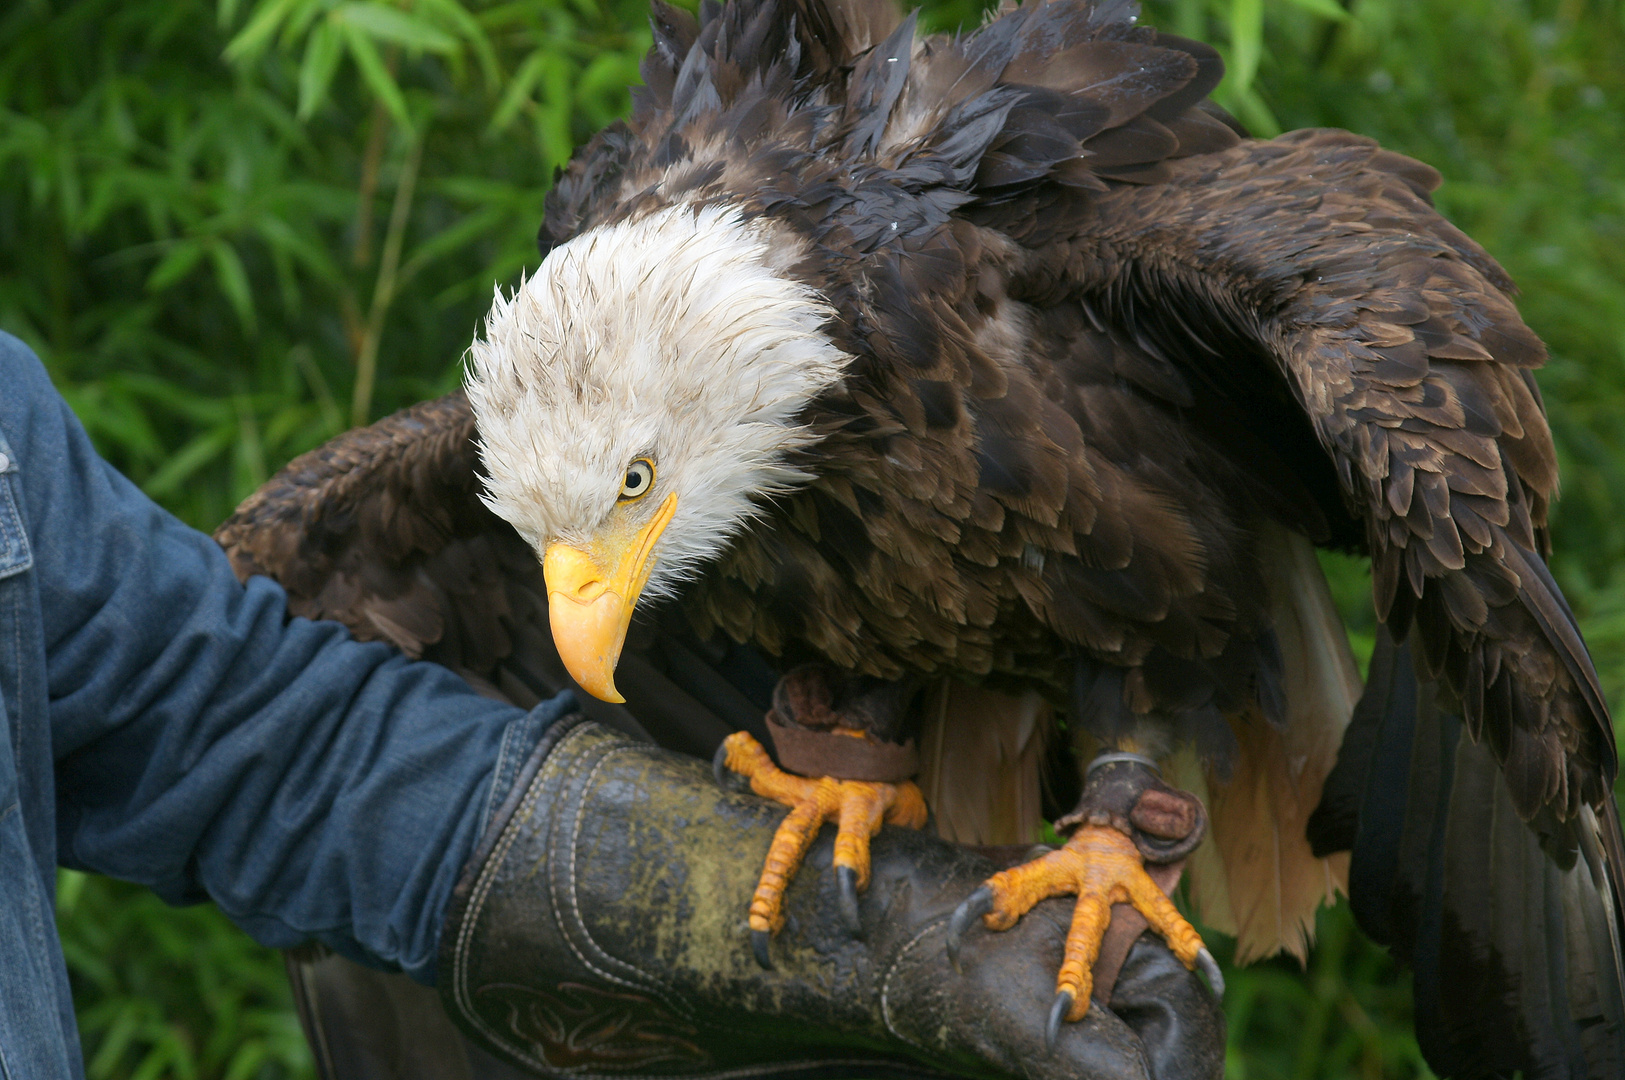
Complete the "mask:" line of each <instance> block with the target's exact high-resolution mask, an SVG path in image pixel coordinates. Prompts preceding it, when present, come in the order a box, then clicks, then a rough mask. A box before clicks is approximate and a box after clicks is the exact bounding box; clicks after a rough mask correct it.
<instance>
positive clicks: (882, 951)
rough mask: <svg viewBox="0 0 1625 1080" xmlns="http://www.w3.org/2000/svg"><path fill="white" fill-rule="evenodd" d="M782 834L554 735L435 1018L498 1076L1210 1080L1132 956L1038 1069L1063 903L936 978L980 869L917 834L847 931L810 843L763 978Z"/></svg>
mask: <svg viewBox="0 0 1625 1080" xmlns="http://www.w3.org/2000/svg"><path fill="white" fill-rule="evenodd" d="M783 815H784V811H783V808H782V807H781V806H778V805H777V804H775V803H772V802H769V801H767V800H764V799H761V798H759V797H757V796H754V795H752V794H749V793H748V792H739V791H736V790H730V789H728V788H725V787H722V786H719V785H718V784H716V782H715V781H714V780H713V778H712V775H711V772H710V770H709V769H708V768H707V767H706V765H705V764H704V763H703V762H701V761H699V760H697V759H694V758H690V757H686V756H683V755H679V754H676V753H672V752H670V751H666V750H661V749H657V748H655V747H652V746H649V745H646V744H643V743H640V742H635V741H633V740H631V739H629V738H627V737H625V736H624V735H621V734H619V733H617V732H615V731H612V730H611V729H609V728H607V727H605V726H603V725H600V724H598V723H596V722H593V721H590V720H586V719H585V718H582V717H580V716H571V717H566V718H565V719H562V720H560V721H559V722H557V723H556V724H555V725H554V726H553V727H552V728H551V729H550V730H549V731H548V733H547V735H546V736H545V737H544V739H543V741H542V744H541V745H540V746H539V747H538V748H537V750H536V752H535V753H534V754H533V755H532V757H531V759H530V762H529V763H528V764H527V766H526V768H525V770H524V772H523V773H522V774H521V776H520V778H519V781H518V782H517V783H516V784H515V785H514V789H513V791H512V792H511V794H510V795H509V797H508V799H507V800H506V803H505V805H504V806H503V807H502V809H501V810H500V811H499V812H498V813H497V814H496V815H495V818H494V820H493V823H492V825H491V827H490V829H489V830H488V832H487V834H486V836H485V838H484V840H483V841H482V843H481V846H480V849H479V851H478V852H477V853H476V855H475V857H474V858H473V859H472V860H471V861H470V864H469V867H468V869H467V870H466V871H465V873H464V877H463V880H462V881H461V882H460V883H459V885H458V887H457V891H456V895H455V897H454V899H453V902H452V907H451V911H450V915H449V917H448V921H447V924H446V927H445V929H444V931H443V936H442V944H441V955H440V971H439V979H438V982H439V988H440V993H441V996H442V1000H443V1003H444V1005H445V1007H446V1010H447V1012H448V1013H449V1014H450V1015H451V1016H452V1017H453V1018H454V1019H455V1020H456V1021H457V1022H458V1024H459V1025H461V1026H462V1027H463V1029H464V1030H465V1031H466V1032H467V1033H468V1034H470V1035H471V1036H472V1037H473V1038H474V1039H475V1041H477V1042H478V1043H480V1044H481V1045H483V1046H485V1047H486V1048H488V1049H490V1050H492V1051H494V1052H495V1053H497V1054H498V1055H499V1056H501V1057H503V1058H504V1059H506V1060H508V1061H510V1062H512V1063H513V1064H514V1065H516V1066H519V1067H520V1068H522V1069H524V1070H526V1071H528V1072H532V1073H535V1074H537V1075H540V1076H544V1077H565V1076H569V1077H572V1078H577V1080H597V1078H599V1077H603V1078H606V1080H607V1078H610V1077H616V1078H622V1080H625V1078H627V1077H637V1078H648V1080H653V1078H656V1077H659V1078H673V1080H675V1078H679V1077H680V1078H694V1080H711V1078H716V1080H720V1078H722V1077H725V1076H726V1077H728V1078H730V1080H734V1078H746V1077H751V1078H755V1077H761V1078H786V1077H796V1078H802V1077H805V1078H809V1080H810V1078H813V1077H855V1078H856V1077H869V1078H882V1077H941V1076H974V1077H1004V1076H1022V1077H1028V1078H1033V1080H1044V1078H1050V1077H1053V1078H1055V1080H1062V1078H1066V1080H1078V1078H1101V1080H1138V1078H1147V1080H1152V1078H1154V1080H1210V1078H1216V1077H1218V1076H1220V1075H1221V1074H1222V1072H1223V1061H1224V1018H1223V1015H1222V1014H1221V1013H1220V1012H1219V1009H1218V1006H1217V1005H1216V1004H1215V1002H1214V1001H1213V998H1212V996H1211V995H1210V994H1209V992H1208V990H1207V989H1206V987H1204V986H1203V985H1201V983H1200V982H1199V981H1198V979H1197V977H1196V976H1194V975H1193V974H1191V973H1190V972H1189V971H1187V970H1186V969H1185V968H1184V966H1183V965H1181V964H1180V963H1179V961H1178V960H1176V959H1175V958H1174V957H1173V955H1172V954H1171V953H1169V951H1168V950H1167V948H1166V946H1164V945H1163V944H1162V942H1161V941H1159V940H1156V939H1155V938H1154V937H1153V936H1152V935H1146V936H1145V937H1143V938H1141V939H1140V940H1139V941H1138V942H1136V943H1135V945H1134V946H1133V948H1132V950H1131V951H1130V952H1129V954H1128V956H1127V959H1126V961H1125V962H1124V964H1123V967H1122V969H1121V972H1120V973H1119V974H1118V977H1117V981H1116V984H1115V989H1114V991H1113V993H1112V997H1111V1001H1110V1008H1106V1009H1099V1008H1097V1009H1091V1010H1090V1011H1089V1013H1088V1015H1087V1016H1086V1017H1085V1018H1084V1019H1083V1021H1081V1022H1079V1023H1076V1024H1067V1025H1065V1026H1064V1028H1063V1029H1062V1030H1061V1031H1060V1033H1059V1037H1058V1039H1057V1041H1056V1042H1055V1044H1054V1046H1053V1047H1046V1041H1045V1019H1046V1014H1047V1012H1048V1005H1049V1000H1050V997H1051V995H1052V994H1053V992H1054V991H1053V986H1054V975H1053V972H1054V971H1055V969H1056V965H1057V964H1058V963H1059V961H1060V957H1061V954H1062V949H1063V946H1064V941H1065V938H1066V933H1067V925H1068V922H1069V919H1070V909H1069V907H1068V905H1066V904H1065V903H1064V902H1059V901H1052V902H1046V903H1041V904H1039V905H1038V906H1037V907H1035V908H1034V909H1033V910H1032V912H1031V913H1030V914H1029V915H1028V916H1027V917H1026V918H1024V919H1022V920H1021V921H1020V922H1019V923H1018V924H1017V925H1016V926H1015V927H1013V928H1012V929H1011V930H1009V931H1008V932H1007V933H1006V934H1001V935H975V936H971V937H969V938H967V939H966V940H965V941H964V942H963V944H962V947H961V949H960V951H959V955H958V961H959V969H960V970H959V972H957V973H956V972H955V971H954V970H953V968H952V967H950V964H949V960H948V958H947V955H946V950H945V948H944V944H945V938H946V934H947V932H948V927H949V922H950V919H951V917H952V915H953V912H954V909H955V907H956V905H958V904H959V903H960V901H962V900H963V899H964V898H965V897H966V895H968V894H969V893H970V892H972V891H973V890H974V889H976V887H977V886H978V885H979V884H980V883H981V882H982V881H983V880H984V879H985V878H987V877H988V875H989V874H990V873H991V872H992V871H994V870H996V869H997V867H996V865H995V864H993V863H992V862H990V861H989V860H988V859H986V858H984V857H982V856H981V855H978V854H976V853H974V852H973V851H971V850H969V849H966V848H962V847H956V846H954V845H952V844H948V843H946V842H943V841H941V840H937V839H935V838H933V837H931V836H929V835H927V834H926V833H924V832H921V831H916V830H910V829H882V830H881V832H880V833H879V835H877V836H876V837H875V839H874V842H873V846H872V851H871V857H872V863H871V879H870V883H869V886H868V888H867V889H866V890H865V891H864V892H863V894H862V896H861V900H860V903H859V908H858V925H857V927H856V932H854V930H853V928H852V927H851V925H850V923H849V920H848V918H844V917H843V913H842V910H841V907H842V904H841V897H840V889H839V888H838V886H837V882H836V876H835V874H834V872H833V870H832V859H833V843H832V834H833V832H834V830H833V829H825V830H823V832H822V833H821V835H820V836H819V837H818V839H817V840H816V841H815V842H814V844H813V846H812V848H811V849H810V850H809V852H808V853H807V857H806V861H805V864H804V865H805V869H804V870H803V872H802V873H801V874H800V875H798V876H797V877H796V879H795V880H794V881H793V882H792V883H791V885H790V887H789V889H788V890H787V892H786V895H785V908H784V913H785V925H784V929H783V930H782V932H781V933H780V934H779V935H778V937H777V938H775V939H774V943H773V968H772V970H763V969H762V968H761V967H759V966H758V964H757V963H756V961H755V959H754V958H753V955H752V950H751V948H750V929H749V925H748V923H747V921H746V918H745V912H744V911H743V910H742V908H741V905H740V904H739V898H740V897H741V896H747V895H749V894H750V891H751V889H752V888H753V887H754V885H755V884H756V878H757V875H758V874H759V872H760V869H761V866H762V860H763V857H764V856H765V854H766V852H767V849H768V845H769V844H770V843H771V841H772V839H773V836H774V833H775V830H776V828H777V826H778V824H779V821H780V819H781V818H782V817H783ZM848 914H849V913H848ZM1012 938H1017V939H1020V940H1011V939H1012Z"/></svg>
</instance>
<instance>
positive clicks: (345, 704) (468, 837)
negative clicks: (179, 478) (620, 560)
mask: <svg viewBox="0 0 1625 1080" xmlns="http://www.w3.org/2000/svg"><path fill="white" fill-rule="evenodd" d="M0 422H5V423H6V425H7V426H6V431H7V434H8V436H9V437H10V438H11V442H12V446H13V449H14V452H15V453H16V455H17V456H18V459H19V462H20V463H21V470H20V474H21V477H22V485H21V491H22V496H23V502H24V506H23V507H22V513H23V520H24V523H25V529H26V531H27V533H28V536H29V540H30V542H31V543H32V545H33V553H34V562H35V571H36V573H37V576H38V583H39V596H40V608H41V612H42V620H43V630H44V634H43V638H44V643H45V663H46V673H47V680H48V691H49V700H50V704H49V724H50V728H51V739H52V749H53V755H54V758H55V760H56V773H57V777H56V780H57V837H58V857H59V859H60V860H61V861H62V862H63V863H64V864H66V865H69V866H73V867H79V868H84V869H89V870H95V871H98V872H101V873H105V874H109V875H112V876H114V877H119V878H124V879H127V880H131V881H136V882H140V883H142V884H145V885H147V886H150V887H151V888H152V889H153V890H154V891H156V892H157V893H158V894H159V895H161V896H163V897H164V898H165V899H167V900H169V901H171V902H173V903H186V902H190V901H197V900H201V899H204V898H205V897H207V898H209V899H212V900H213V901H214V902H215V903H216V904H218V905H219V906H220V908H221V909H222V910H223V911H224V912H225V913H226V914H227V915H228V916H230V917H231V918H232V919H233V920H234V921H236V922H237V923H238V924H239V925H241V926H242V927H243V928H244V929H246V930H247V931H248V932H249V933H250V934H251V935H253V936H254V937H255V938H256V939H258V940H259V941H261V942H263V943H265V944H267V945H272V946H289V945H293V944H296V943H299V942H302V941H306V940H310V939H313V938H314V939H316V940H319V941H322V942H324V943H325V944H327V945H329V946H331V947H332V948H334V949H336V950H337V951H339V952H340V953H342V954H344V955H346V956H349V957H351V958H353V959H356V960H358V961H360V962H362V963H369V964H371V965H373V966H382V967H386V968H400V969H403V970H405V971H406V972H407V973H408V974H410V975H412V976H413V977H415V978H417V979H419V980H420V981H424V982H429V981H431V980H432V977H433V968H434V958H435V948H436V942H437V937H438V934H439V929H440V923H441V920H442V915H443V912H444V910H445V906H446V903H447V901H448V899H449V897H450V894H451V890H452V887H453V885H454V884H455V883H456V879H457V875H458V873H459V871H460V869H461V867H462V864H463V862H464V861H465V860H466V859H467V857H468V855H469V854H470V853H471V852H472V850H473V847H474V844H475V843H476V841H477V840H478V835H477V834H478V831H479V830H480V828H481V827H482V825H483V821H484V818H485V816H486V814H487V813H488V810H489V804H490V802H491V800H492V799H493V798H497V797H500V795H501V794H502V789H503V787H504V786H505V785H506V784H507V783H510V782H511V780H512V774H513V772H514V771H515V770H517V768H518V766H519V764H520V763H521V762H522V761H523V760H524V758H525V757H526V756H527V755H528V752H529V750H530V749H531V748H532V747H533V746H534V745H535V743H536V741H537V739H538V738H539V736H540V734H541V732H542V730H543V729H544V728H545V727H546V725H547V724H548V723H550V722H551V721H552V720H553V719H554V718H555V717H556V716H557V715H559V714H560V713H562V712H564V711H566V710H567V709H568V708H569V707H570V701H569V698H568V696H567V695H565V696H561V698H557V699H554V700H553V701H550V702H546V703H543V704H542V705H541V706H539V707H538V708H537V709H536V710H534V711H532V712H530V713H528V714H527V713H525V712H523V711H521V710H519V709H515V708H513V707H511V706H508V705H504V704H502V703H499V702H495V701H491V700H487V699H485V698H482V697H480V696H478V695H476V694H474V693H473V692H472V691H470V690H469V689H468V687H467V686H466V684H464V683H463V682H462V680H460V679H459V678H458V677H457V676H455V675H454V674H452V673H451V672H449V671H447V670H445V669H444V668H441V667H438V666H436V665H434V664H428V663H414V662H411V661H408V660H406V659H404V658H402V657H401V656H400V655H399V654H397V653H395V652H394V651H393V650H391V649H389V648H387V647H385V646H383V645H378V644H364V643H360V642H357V641H355V640H353V639H351V638H350V637H348V635H347V634H346V633H345V631H344V629H343V628H342V627H340V626H338V625H337V624H334V623H323V622H310V621H307V620H304V619H292V620H288V619H287V618H286V617H285V603H286V600H285V597H284V594H283V592H282V590H281V589H280V588H279V587H278V586H277V585H276V584H274V583H273V582H271V581H269V580H266V579H264V578H255V579H252V580H251V581H250V582H249V583H248V585H247V586H246V587H244V586H243V585H240V584H239V583H238V582H237V580H236V578H235V577H234V576H233V574H232V571H231V568H230V566H229V564H228V563H227V560H226V558H225V556H224V554H223V553H222V552H221V550H220V549H219V547H218V546H217V545H216V544H215V543H214V542H213V541H212V540H211V539H210V538H209V537H207V536H205V535H203V534H202V533H199V532H197V531H195V530H193V529H190V528H188V527H186V526H185V525H183V524H181V523H180V522H179V521H177V520H176V519H175V518H173V517H171V516H170V515H169V514H167V513H165V512H164V511H163V510H161V509H160V508H159V507H158V506H156V505H155V504H154V503H153V502H152V501H151V500H150V499H148V498H147V497H146V496H145V495H143V494H142V493H141V492H140V491H139V490H138V489H136V488H135V487H134V485H132V484H131V483H130V482H129V481H127V480H126V479H125V478H124V477H122V476H121V475H119V474H118V472H116V471H115V470H114V469H113V468H112V467H111V466H109V465H108V464H107V463H106V462H104V461H102V460H101V459H100V458H99V457H98V456H97V454H96V452H95V451H94V449H92V447H91V444H90V442H89V440H88V438H87V437H86V436H85V433H84V431H83V429H82V428H81V427H80V425H79V423H78V421H77V420H76V419H75V418H74V416H73V415H72V413H71V412H70V411H69V410H68V408H67V406H66V404H65V403H64V402H63V401H62V399H61V397H60V396H59V395H58V394H57V393H56V391H55V390H54V388H52V387H51V385H50V383H49V380H48V379H47V377H46V375H45V372H44V370H43V369H42V368H41V366H40V364H39V362H38V361H37V360H36V359H35V358H34V357H33V356H32V354H31V353H29V352H27V350H26V349H24V348H23V347H22V346H21V345H19V344H18V343H16V342H15V340H14V339H10V338H8V337H5V336H4V335H0Z"/></svg>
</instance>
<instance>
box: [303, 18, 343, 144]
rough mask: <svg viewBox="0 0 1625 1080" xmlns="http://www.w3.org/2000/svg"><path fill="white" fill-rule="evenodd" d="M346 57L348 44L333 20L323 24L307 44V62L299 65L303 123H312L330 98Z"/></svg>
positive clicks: (327, 19) (329, 19)
mask: <svg viewBox="0 0 1625 1080" xmlns="http://www.w3.org/2000/svg"><path fill="white" fill-rule="evenodd" d="M343 55H344V40H343V38H342V37H341V36H340V34H339V31H338V29H337V28H336V27H335V26H334V25H333V20H332V18H331V16H330V17H328V18H326V19H324V20H322V22H321V23H320V24H319V25H317V27H316V29H314V30H312V31H311V34H310V37H309V39H308V40H306V42H305V58H304V61H303V63H301V64H300V65H299V110H298V113H297V115H298V117H299V119H300V120H309V119H310V116H311V114H312V113H314V112H315V111H316V108H317V106H319V105H320V104H321V103H322V102H323V101H324V100H325V99H326V98H327V88H328V87H329V86H330V85H331V84H332V82H333V75H334V74H335V73H336V72H337V71H338V68H339V60H340V59H341V58H342V57H343Z"/></svg>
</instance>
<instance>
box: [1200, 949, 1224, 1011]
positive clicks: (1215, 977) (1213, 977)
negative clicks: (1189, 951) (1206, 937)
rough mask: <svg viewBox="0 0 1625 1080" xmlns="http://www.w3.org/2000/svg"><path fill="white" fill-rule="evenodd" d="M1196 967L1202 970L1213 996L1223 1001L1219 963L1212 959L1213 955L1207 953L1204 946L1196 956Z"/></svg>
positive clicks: (1222, 975)
mask: <svg viewBox="0 0 1625 1080" xmlns="http://www.w3.org/2000/svg"><path fill="white" fill-rule="evenodd" d="M1196 966H1197V967H1199V968H1201V969H1202V974H1203V975H1206V976H1207V984H1208V985H1209V986H1211V987H1212V988H1213V996H1214V997H1216V998H1218V999H1219V1000H1220V1001H1223V1000H1224V972H1222V971H1220V970H1219V962H1218V961H1217V960H1215V959H1213V954H1212V953H1210V952H1208V951H1207V946H1205V945H1204V946H1202V949H1201V951H1200V952H1198V953H1197V954H1196Z"/></svg>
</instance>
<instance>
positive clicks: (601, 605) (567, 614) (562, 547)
mask: <svg viewBox="0 0 1625 1080" xmlns="http://www.w3.org/2000/svg"><path fill="white" fill-rule="evenodd" d="M676 511H677V493H676V492H675V491H674V492H672V493H671V494H670V495H667V496H666V501H665V502H663V503H661V504H660V509H659V510H658V511H656V512H655V516H654V517H653V518H652V519H651V520H650V521H649V523H648V524H647V525H645V526H644V527H643V528H641V529H639V530H638V531H637V532H635V533H632V534H631V535H630V536H609V537H603V538H602V539H600V540H599V541H597V542H595V543H594V544H593V545H592V549H593V550H592V551H591V552H590V553H589V552H586V551H582V550H581V549H580V548H574V547H570V546H569V545H568V544H557V543H555V544H549V545H548V546H547V554H546V555H544V556H543V557H542V576H543V577H544V578H545V579H546V580H547V612H548V621H549V622H551V623H552V624H553V644H554V645H556V646H557V647H558V650H559V659H561V660H563V661H564V666H565V667H566V668H567V669H569V672H570V675H571V677H572V678H574V679H575V681H576V682H578V683H580V684H581V688H582V689H583V690H585V691H587V693H589V694H591V695H592V696H593V697H596V698H602V699H603V700H605V701H625V700H626V699H625V698H623V697H621V695H620V694H619V693H618V692H617V691H616V690H615V664H616V661H618V660H620V658H621V646H622V645H623V644H625V643H626V628H627V626H628V625H629V624H630V623H631V622H632V608H633V606H634V605H636V604H637V602H638V594H639V593H641V592H642V591H643V586H644V585H645V584H647V583H648V581H649V572H650V571H651V570H653V569H654V560H652V559H651V558H650V557H649V553H650V552H652V551H653V550H654V546H655V541H656V540H658V539H660V534H661V533H662V532H664V531H665V529H666V525H667V524H668V523H670V521H671V516H672V514H674V513H676Z"/></svg>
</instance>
